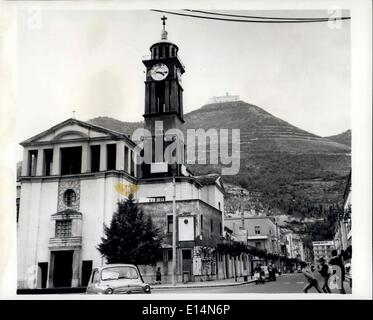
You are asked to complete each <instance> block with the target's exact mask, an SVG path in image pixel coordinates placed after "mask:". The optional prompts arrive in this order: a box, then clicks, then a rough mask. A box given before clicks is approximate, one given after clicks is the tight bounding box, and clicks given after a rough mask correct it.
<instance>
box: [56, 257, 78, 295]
mask: <svg viewBox="0 0 373 320" xmlns="http://www.w3.org/2000/svg"><path fill="white" fill-rule="evenodd" d="M73 252H74V251H55V252H53V253H52V254H53V258H54V261H53V265H54V268H53V285H54V287H55V288H58V287H71V280H72V275H73V268H72V264H73Z"/></svg>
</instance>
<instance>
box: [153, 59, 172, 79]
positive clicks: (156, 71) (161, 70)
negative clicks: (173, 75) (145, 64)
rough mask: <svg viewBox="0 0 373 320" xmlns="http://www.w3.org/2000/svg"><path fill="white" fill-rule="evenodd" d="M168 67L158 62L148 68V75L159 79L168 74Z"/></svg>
mask: <svg viewBox="0 0 373 320" xmlns="http://www.w3.org/2000/svg"><path fill="white" fill-rule="evenodd" d="M168 72H169V71H168V67H167V66H166V65H165V64H163V63H158V64H156V65H154V66H153V68H151V69H150V75H151V77H152V78H153V79H154V80H157V81H160V80H163V79H165V78H166V77H167V76H168Z"/></svg>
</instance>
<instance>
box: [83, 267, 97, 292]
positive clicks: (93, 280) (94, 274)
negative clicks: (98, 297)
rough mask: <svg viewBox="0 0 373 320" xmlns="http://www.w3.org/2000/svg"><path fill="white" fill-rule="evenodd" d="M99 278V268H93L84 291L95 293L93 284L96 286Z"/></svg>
mask: <svg viewBox="0 0 373 320" xmlns="http://www.w3.org/2000/svg"><path fill="white" fill-rule="evenodd" d="M98 279H99V270H98V269H93V270H92V274H91V277H90V278H89V281H88V285H87V291H86V293H97V292H95V286H97V283H98Z"/></svg>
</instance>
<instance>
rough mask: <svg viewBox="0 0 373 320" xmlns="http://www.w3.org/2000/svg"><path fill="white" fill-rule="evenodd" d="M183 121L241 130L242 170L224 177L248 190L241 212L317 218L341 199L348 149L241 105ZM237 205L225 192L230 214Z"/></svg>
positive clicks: (215, 168) (125, 127)
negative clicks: (244, 205) (243, 210)
mask: <svg viewBox="0 0 373 320" xmlns="http://www.w3.org/2000/svg"><path fill="white" fill-rule="evenodd" d="M184 118H185V128H184V129H185V130H186V129H191V128H194V129H198V128H202V129H205V130H207V129H210V128H216V129H220V128H227V129H240V139H241V141H240V148H241V153H240V155H241V166H240V172H239V174H238V175H234V176H225V177H224V181H225V182H226V183H229V184H232V185H236V186H240V187H242V188H244V189H245V190H247V191H248V193H247V194H244V195H243V197H244V198H243V199H244V203H246V206H247V208H245V209H247V210H250V209H255V210H265V211H266V210H268V209H270V210H271V212H272V214H289V215H293V216H300V217H304V216H320V215H323V214H325V213H326V212H327V211H328V208H329V206H330V205H331V204H333V203H337V202H340V201H341V199H342V198H341V197H342V194H343V190H344V184H345V182H346V180H347V175H348V173H349V170H350V166H351V164H350V147H349V146H347V145H344V144H341V143H338V142H335V141H332V140H331V139H330V137H329V138H328V139H326V138H322V137H319V136H316V135H314V134H311V133H309V132H307V131H304V130H302V129H300V128H297V127H295V126H293V125H291V124H289V123H287V122H286V121H283V120H281V119H279V118H277V117H274V116H273V115H271V114H270V113H268V112H266V111H265V110H263V109H262V108H260V107H257V106H255V105H251V104H248V103H245V102H243V101H235V102H226V103H215V104H208V105H205V106H203V107H202V108H200V109H197V110H195V111H192V112H190V113H188V114H186V115H185V116H184ZM91 122H92V123H95V124H98V125H101V126H105V127H108V128H110V129H113V130H117V131H122V132H125V133H127V134H129V133H130V132H129V130H133V128H136V127H138V126H141V125H142V123H136V124H131V123H122V122H121V121H118V120H114V119H113V121H111V120H110V118H96V119H92V120H91ZM212 148H216V146H212ZM189 168H190V169H191V170H192V171H193V172H194V173H195V174H206V173H211V172H217V173H220V169H221V167H220V165H198V164H196V165H191V166H189ZM233 189H234V188H233ZM233 189H232V190H233ZM236 203H237V194H236V193H235V192H234V191H232V192H229V193H228V194H227V199H226V204H227V209H228V211H229V210H230V208H231V210H234V208H235V207H236Z"/></svg>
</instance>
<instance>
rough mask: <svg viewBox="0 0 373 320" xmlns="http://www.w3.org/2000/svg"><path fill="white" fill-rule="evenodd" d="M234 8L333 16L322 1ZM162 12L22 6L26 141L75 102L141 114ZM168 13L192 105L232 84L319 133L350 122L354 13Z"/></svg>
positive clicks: (20, 77) (21, 125) (97, 111)
mask: <svg viewBox="0 0 373 320" xmlns="http://www.w3.org/2000/svg"><path fill="white" fill-rule="evenodd" d="M224 12H228V11H227V10H225V11H224ZM229 13H231V14H232V13H233V14H241V15H242V14H247V15H262V16H277V17H283V16H285V17H327V16H328V12H327V11H315V10H313V11H310V10H308V11H305V10H298V11H255V12H254V11H230V12H229ZM162 15H163V14H161V13H158V12H152V11H145V10H142V11H134V10H127V11H126V10H45V9H42V10H41V11H36V12H33V11H30V10H20V11H19V12H18V23H17V52H18V56H17V117H16V119H17V124H16V130H17V139H18V141H22V140H24V139H27V138H29V137H31V136H33V135H35V134H38V133H40V132H41V131H43V130H46V129H48V128H49V127H51V126H53V125H55V124H57V123H59V122H61V121H64V120H66V119H67V118H70V117H72V115H73V110H75V111H76V112H75V116H76V118H78V119H80V120H88V119H91V118H94V117H98V116H109V117H113V118H116V119H119V120H122V121H141V120H142V115H143V112H144V90H145V89H144V80H145V73H144V72H145V67H144V65H143V64H142V59H143V56H146V55H148V54H149V47H150V46H151V45H152V44H153V43H154V42H156V41H158V40H160V36H161V30H162V22H161V20H160V18H161V16H162ZM343 15H345V16H346V15H348V12H343ZM167 17H168V20H167V26H166V29H167V31H168V36H169V40H171V41H172V42H174V43H176V44H177V45H178V46H179V49H180V50H179V54H180V57H181V59H182V61H183V63H184V64H185V66H186V72H185V74H184V75H183V83H182V84H183V88H184V112H185V113H187V112H190V111H192V110H195V109H198V108H200V107H201V106H203V105H204V104H206V103H207V101H208V100H209V99H210V98H211V97H213V96H221V95H225V94H226V93H227V92H228V93H229V94H231V95H239V96H240V98H241V100H244V101H245V102H248V103H251V104H255V105H257V106H259V107H261V108H263V109H265V110H266V111H268V112H270V113H271V114H273V115H274V116H277V117H279V118H281V119H283V120H285V121H287V122H289V123H291V124H293V125H295V126H297V127H300V128H301V129H304V130H307V131H309V132H311V133H314V134H317V135H320V136H328V135H333V134H338V133H341V132H343V131H345V130H347V129H350V128H351V123H350V112H351V110H350V109H351V108H350V58H351V57H350V54H351V53H350V49H351V48H350V21H349V20H345V21H343V22H342V24H341V28H336V29H331V28H329V27H328V24H327V23H325V22H324V23H304V24H300V23H297V24H251V23H235V22H222V21H212V20H202V19H193V18H188V17H181V16H174V15H167ZM30 121H31V123H32V125H30ZM20 150H21V148H20Z"/></svg>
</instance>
